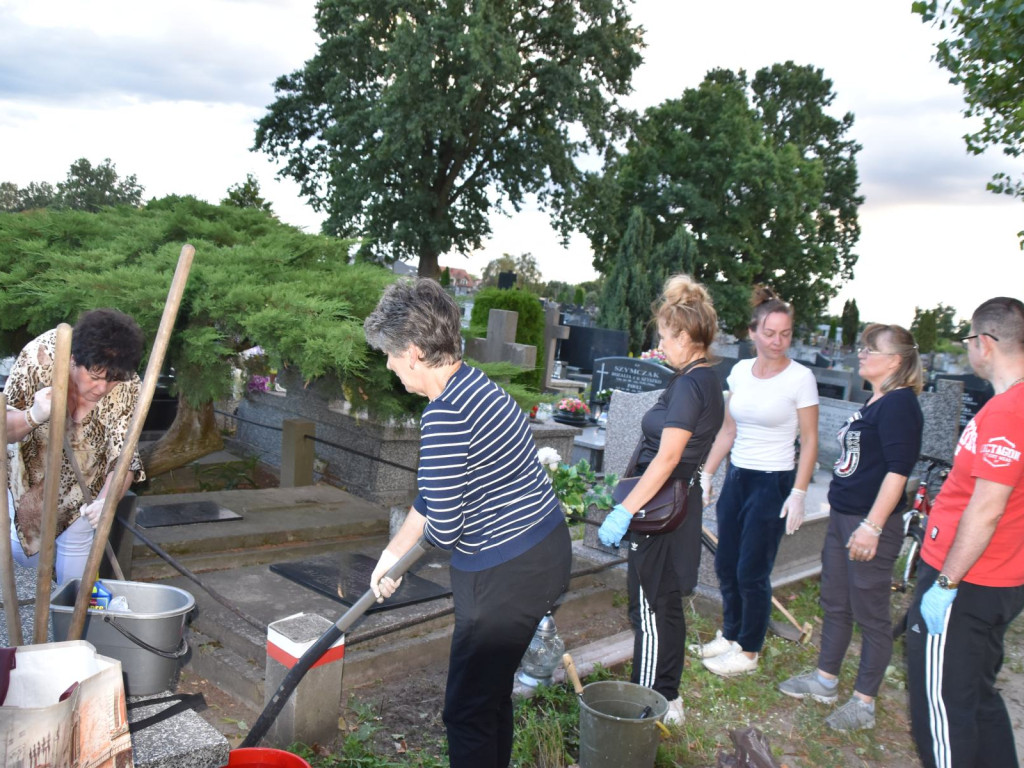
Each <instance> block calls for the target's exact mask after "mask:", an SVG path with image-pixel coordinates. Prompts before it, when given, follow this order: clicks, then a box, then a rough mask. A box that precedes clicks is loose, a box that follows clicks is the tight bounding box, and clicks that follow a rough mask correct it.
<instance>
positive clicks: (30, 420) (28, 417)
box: [22, 408, 39, 432]
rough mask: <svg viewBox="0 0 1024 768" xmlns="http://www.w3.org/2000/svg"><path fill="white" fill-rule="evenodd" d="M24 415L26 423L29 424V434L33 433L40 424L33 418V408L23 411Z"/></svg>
mask: <svg viewBox="0 0 1024 768" xmlns="http://www.w3.org/2000/svg"><path fill="white" fill-rule="evenodd" d="M22 413H23V414H25V423H26V424H28V431H29V432H31V431H32V430H34V429H35V428H36V427H38V426H39V422H38V421H36V420H35V419H33V418H32V409H31V408H26V409H25V410H24V411H22Z"/></svg>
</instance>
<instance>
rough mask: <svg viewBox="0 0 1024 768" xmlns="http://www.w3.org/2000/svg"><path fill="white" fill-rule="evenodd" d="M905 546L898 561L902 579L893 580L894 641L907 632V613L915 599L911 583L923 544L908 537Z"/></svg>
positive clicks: (892, 613)
mask: <svg viewBox="0 0 1024 768" xmlns="http://www.w3.org/2000/svg"><path fill="white" fill-rule="evenodd" d="M907 538H908V541H907V543H906V544H905V546H904V552H903V553H902V554H901V555H900V557H899V559H897V560H896V567H897V573H898V574H900V578H899V580H898V581H897V580H896V579H894V580H893V594H892V596H891V598H890V600H891V603H890V606H889V612H890V614H891V615H892V617H893V621H892V636H893V639H896V638H897V637H900V636H901V635H903V633H904V632H906V631H907V612H908V610H909V608H910V601H911V600H912V599H913V590H912V589H910V581H911V579H913V577H914V573H915V572H916V571H917V561H918V559H919V558H920V554H921V544H920V542H919V541H918V540H917V538H916V537H914V536H908V537H907Z"/></svg>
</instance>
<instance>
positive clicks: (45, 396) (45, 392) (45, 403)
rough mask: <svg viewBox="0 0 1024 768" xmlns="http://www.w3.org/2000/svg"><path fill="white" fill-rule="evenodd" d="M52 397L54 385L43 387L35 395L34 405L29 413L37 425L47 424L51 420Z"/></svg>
mask: <svg viewBox="0 0 1024 768" xmlns="http://www.w3.org/2000/svg"><path fill="white" fill-rule="evenodd" d="M52 397H53V387H43V388H42V389H40V390H39V391H38V392H36V395H35V397H34V398H33V399H32V407H31V408H29V410H28V415H29V416H30V417H31V419H32V422H33V423H34V424H36V426H38V425H39V424H45V423H46V422H48V421H49V420H50V398H52Z"/></svg>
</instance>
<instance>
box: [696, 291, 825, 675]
mask: <svg viewBox="0 0 1024 768" xmlns="http://www.w3.org/2000/svg"><path fill="white" fill-rule="evenodd" d="M753 304H754V309H753V315H752V317H751V321H750V325H749V329H750V338H751V340H752V341H753V342H754V347H755V349H756V350H757V356H756V357H754V358H753V359H750V360H741V361H739V362H738V363H736V365H735V366H733V369H732V373H730V374H729V378H728V383H729V400H728V403H727V408H726V411H725V422H724V423H723V424H722V429H721V430H720V431H719V433H718V437H717V438H716V439H715V444H714V447H713V448H712V449H711V454H710V455H709V456H708V460H707V462H706V464H705V468H704V472H703V473H702V475H701V485H702V486H703V488H704V498H705V503H708V502H709V501H710V491H711V478H712V477H713V476H714V474H715V470H716V469H717V468H718V465H719V464H720V463H721V461H722V459H724V458H725V456H726V454H729V456H730V459H731V461H730V465H729V468H728V472H727V473H726V477H725V484H724V485H723V487H722V493H721V496H720V497H719V499H718V504H717V506H716V512H717V516H718V548H717V551H716V552H715V573H716V575H717V576H718V581H719V585H720V588H721V591H722V629H721V631H719V632H718V633H717V634H716V637H715V639H714V640H712V641H711V642H710V643H706V644H704V645H697V646H692V648H693V650H694V651H695V652H696V653H697V654H698V655H699V656H701V657H702V658H703V661H704V666H705V667H707V668H708V669H709V670H710V671H712V672H714V673H715V674H717V675H722V676H723V677H727V676H730V675H738V674H741V673H744V672H752V671H753V670H755V669H757V659H758V655H759V654H760V652H761V647H762V645H764V637H765V634H766V632H767V631H768V620H769V618H770V617H771V610H772V606H771V600H772V584H771V572H772V568H773V566H774V565H775V555H776V553H777V552H778V551H779V543H780V542H781V541H782V534H783V533H784V532H785V533H790V534H792V533H795V532H796V530H797V529H798V528H799V527H800V524H801V523H802V522H803V519H804V497H805V496H806V494H807V486H808V484H809V483H810V481H811V475H812V474H813V472H814V462H815V461H816V460H817V458H818V388H817V383H816V382H815V379H814V375H813V374H812V373H811V371H810V370H809V369H808V368H806V367H804V366H803V365H801V364H800V363H798V362H796V361H793V360H790V359H789V356H788V355H787V352H788V351H789V345H790V342H791V341H792V338H793V310H792V308H791V307H790V306H789V304H787V303H786V302H784V301H782V300H781V299H779V298H778V297H777V296H776V295H775V294H774V293H773V292H772V291H771V290H770V289H768V288H763V287H758V288H756V289H755V291H754V298H753ZM797 436H799V438H800V462H799V466H797V462H796V447H795V441H796V438H797Z"/></svg>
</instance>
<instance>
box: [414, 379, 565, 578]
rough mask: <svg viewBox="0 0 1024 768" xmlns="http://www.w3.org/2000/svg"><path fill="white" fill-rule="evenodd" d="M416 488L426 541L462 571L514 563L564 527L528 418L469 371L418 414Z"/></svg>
mask: <svg viewBox="0 0 1024 768" xmlns="http://www.w3.org/2000/svg"><path fill="white" fill-rule="evenodd" d="M418 483H419V491H420V492H419V495H418V496H417V497H416V501H415V502H414V503H413V506H415V508H416V510H417V511H418V512H420V513H421V514H422V515H424V516H425V517H426V518H427V526H426V536H427V538H428V539H429V540H430V541H431V542H433V543H434V544H436V545H437V546H439V547H441V548H443V549H450V550H452V565H453V566H454V567H455V568H458V569H460V570H464V571H481V570H484V569H486V568H491V567H493V566H495V565H497V564H499V563H503V562H506V561H508V560H511V559H512V558H514V557H516V556H518V555H520V554H522V553H523V552H526V551H527V550H529V549H530V548H531V547H533V546H534V545H535V544H537V543H538V542H540V541H541V540H542V539H544V537H545V536H547V534H548V533H550V532H551V531H552V530H554V529H555V528H556V527H557V526H558V525H559V524H560V523H561V521H562V512H561V508H560V507H559V504H558V500H557V499H556V498H555V494H554V491H553V490H552V488H551V483H550V481H549V479H548V475H547V472H546V471H545V469H544V468H543V467H542V466H541V464H540V462H539V461H537V446H536V444H535V443H534V441H533V435H532V433H531V432H530V426H529V422H528V420H527V418H526V415H525V414H524V413H523V411H522V409H521V408H520V407H519V406H518V405H516V403H515V401H514V400H513V399H512V398H511V397H509V395H508V393H507V392H505V390H503V389H502V388H501V387H499V386H498V385H497V384H495V383H494V382H492V381H491V380H490V379H488V378H487V377H486V376H485V375H484V374H483V373H482V372H480V371H478V370H477V369H475V368H471V367H470V366H468V365H466V364H463V365H462V366H461V367H460V368H459V369H458V370H457V371H456V372H455V374H454V375H453V376H452V377H451V379H449V380H448V384H447V385H446V386H445V389H444V391H443V392H442V393H441V395H440V397H438V398H437V399H436V400H434V401H433V402H431V403H430V404H429V405H428V406H427V407H426V409H425V410H424V411H423V416H422V418H421V419H420V463H419V473H418Z"/></svg>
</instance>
